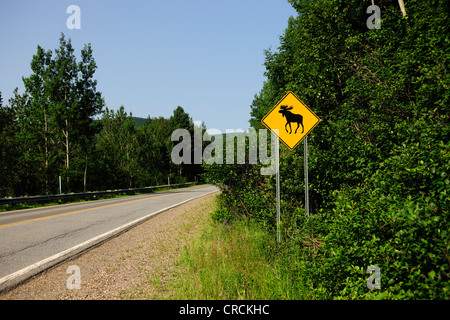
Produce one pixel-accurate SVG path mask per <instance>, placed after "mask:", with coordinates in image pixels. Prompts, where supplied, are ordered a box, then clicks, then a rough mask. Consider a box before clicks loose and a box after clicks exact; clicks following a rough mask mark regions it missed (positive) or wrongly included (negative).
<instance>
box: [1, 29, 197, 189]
mask: <svg viewBox="0 0 450 320" xmlns="http://www.w3.org/2000/svg"><path fill="white" fill-rule="evenodd" d="M59 42H60V45H59V48H57V49H56V50H55V51H54V53H53V52H52V51H51V50H45V49H43V48H42V47H41V46H38V47H37V52H36V54H35V55H34V56H33V58H32V60H31V63H30V67H31V75H30V76H29V77H23V83H24V87H25V92H24V93H23V94H19V92H18V89H17V88H16V89H15V91H14V97H13V98H11V99H10V100H9V106H3V101H2V100H1V99H0V102H1V103H0V138H1V139H0V197H4V196H24V195H28V194H29V195H36V194H49V193H57V192H59V188H58V180H59V179H58V177H59V176H62V182H63V183H62V191H63V192H70V191H77V192H78V191H87V190H107V189H117V188H134V187H146V186H150V185H162V184H166V183H167V179H168V177H169V178H170V182H171V183H181V182H187V181H194V177H197V178H198V176H199V174H200V173H201V166H200V165H198V164H196V165H185V164H182V165H177V166H176V165H174V164H172V162H171V158H170V153H171V150H172V147H173V142H172V141H171V140H170V137H171V133H172V131H173V130H174V129H176V128H185V129H188V130H189V131H190V132H191V133H193V130H194V124H193V123H192V119H191V118H190V117H189V114H187V113H186V112H185V111H184V110H183V108H182V107H180V106H178V107H177V108H176V109H175V110H174V113H173V115H172V116H171V117H170V118H169V119H164V118H150V117H149V118H148V119H146V120H145V122H144V123H141V125H140V126H135V121H134V120H133V118H132V115H131V114H130V115H128V114H127V113H126V111H125V108H124V107H123V106H121V107H120V108H119V110H117V111H116V112H114V111H113V110H111V109H108V108H106V111H105V110H104V107H105V102H104V99H103V97H102V94H101V93H100V92H98V91H97V80H95V78H94V75H95V71H96V69H97V64H96V62H95V60H94V57H93V51H92V48H91V45H90V44H88V45H85V46H84V48H83V49H82V50H81V59H80V61H77V59H76V58H75V54H74V51H75V50H74V48H73V47H72V43H71V40H70V39H68V40H66V38H65V36H64V34H61V37H60V39H59ZM0 98H1V96H0ZM99 115H102V117H101V119H98V116H99ZM200 130H205V128H204V127H202V128H200ZM202 132H203V131H202Z"/></svg>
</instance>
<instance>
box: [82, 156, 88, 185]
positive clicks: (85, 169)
mask: <svg viewBox="0 0 450 320" xmlns="http://www.w3.org/2000/svg"><path fill="white" fill-rule="evenodd" d="M85 160H86V161H85V163H84V179H83V192H85V193H86V179H87V168H88V154H87V153H86V159H85Z"/></svg>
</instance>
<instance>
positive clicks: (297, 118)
mask: <svg viewBox="0 0 450 320" xmlns="http://www.w3.org/2000/svg"><path fill="white" fill-rule="evenodd" d="M293 108H294V107H288V106H280V110H279V111H278V112H279V113H281V114H282V115H283V117H285V118H286V125H285V126H284V128H285V129H286V132H288V129H287V126H288V125H289V129H291V132H288V133H289V134H291V133H292V127H291V122H295V123H297V129H295V132H294V134H295V133H297V130H298V127H299V126H300V125H302V133H303V131H305V128H304V127H303V116H302V115H300V114H295V113H292V112H290V111H289V110H292V109H293Z"/></svg>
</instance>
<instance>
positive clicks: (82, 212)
mask: <svg viewBox="0 0 450 320" xmlns="http://www.w3.org/2000/svg"><path fill="white" fill-rule="evenodd" d="M216 191H218V189H217V188H216V187H213V186H210V185H203V186H195V187H190V188H183V189H176V190H169V191H163V192H158V193H153V194H146V195H138V196H129V197H123V198H116V199H108V200H99V201H90V202H82V203H76V204H68V205H60V206H55V207H46V208H36V209H27V210H21V211H11V212H6V213H0V290H2V289H4V288H7V287H9V286H11V285H14V284H16V283H18V282H20V281H23V280H25V279H26V278H29V277H30V276H32V275H33V274H36V273H38V272H40V271H42V270H45V269H46V268H48V267H50V266H52V265H54V264H56V263H58V262H60V261H63V260H64V259H67V258H69V257H70V256H73V255H75V254H78V253H79V252H81V251H83V250H86V249H87V248H89V247H92V246H94V245H96V244H98V243H101V242H102V241H104V240H107V239H108V238H110V237H113V236H115V235H117V234H120V233H121V232H124V231H126V230H128V229H129V228H131V227H132V226H134V225H136V224H137V223H140V222H143V221H145V220H147V219H149V218H150V217H151V216H154V215H155V214H158V213H160V212H163V211H164V210H166V209H168V208H170V207H173V206H176V205H180V204H182V203H184V202H187V201H189V200H192V199H194V198H197V197H200V196H204V195H206V194H209V193H212V192H216Z"/></svg>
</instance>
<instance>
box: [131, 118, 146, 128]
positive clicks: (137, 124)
mask: <svg viewBox="0 0 450 320" xmlns="http://www.w3.org/2000/svg"><path fill="white" fill-rule="evenodd" d="M131 118H132V119H133V121H134V127H135V128H139V127H140V126H142V125H143V124H144V123H145V122H146V121H147V118H139V117H131Z"/></svg>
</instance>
